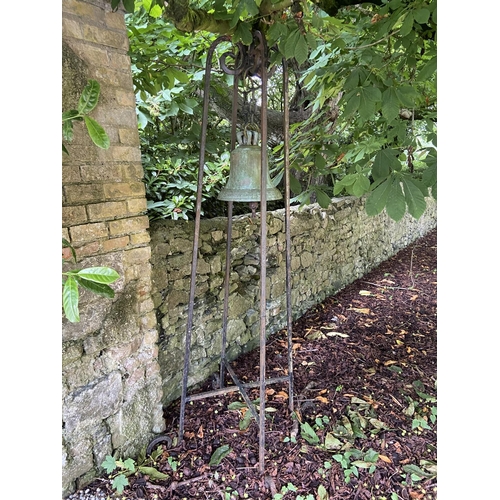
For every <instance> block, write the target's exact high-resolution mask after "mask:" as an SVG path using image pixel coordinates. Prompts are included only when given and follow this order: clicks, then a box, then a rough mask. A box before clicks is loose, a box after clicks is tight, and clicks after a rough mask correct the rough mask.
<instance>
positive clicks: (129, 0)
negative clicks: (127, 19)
mask: <svg viewBox="0 0 500 500" xmlns="http://www.w3.org/2000/svg"><path fill="white" fill-rule="evenodd" d="M122 2H123V6H124V7H125V10H126V11H127V12H128V13H129V14H131V13H132V12H134V9H135V0H122Z"/></svg>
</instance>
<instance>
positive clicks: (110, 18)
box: [104, 11, 123, 30]
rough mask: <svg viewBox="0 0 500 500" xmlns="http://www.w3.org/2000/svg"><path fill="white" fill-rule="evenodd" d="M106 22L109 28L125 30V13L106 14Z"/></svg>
mask: <svg viewBox="0 0 500 500" xmlns="http://www.w3.org/2000/svg"><path fill="white" fill-rule="evenodd" d="M104 22H105V23H106V26H107V27H108V28H112V29H118V30H122V29H123V13H121V12H120V11H117V12H106V13H105V14H104Z"/></svg>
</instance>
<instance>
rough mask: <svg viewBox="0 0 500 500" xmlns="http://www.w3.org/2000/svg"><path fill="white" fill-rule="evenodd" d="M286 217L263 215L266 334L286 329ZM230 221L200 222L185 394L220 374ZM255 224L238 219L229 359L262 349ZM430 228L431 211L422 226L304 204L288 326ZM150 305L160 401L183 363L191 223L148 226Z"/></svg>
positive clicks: (344, 206) (359, 210)
mask: <svg viewBox="0 0 500 500" xmlns="http://www.w3.org/2000/svg"><path fill="white" fill-rule="evenodd" d="M284 217H285V216H284V211H283V210H278V211H275V212H268V220H267V224H268V236H267V237H268V249H267V257H268V259H267V260H268V262H267V285H266V288H267V293H268V297H267V310H268V332H269V334H272V333H273V332H276V331H278V330H280V329H282V328H284V327H285V326H286V289H285V230H284ZM226 224H227V222H226V219H224V218H217V219H210V220H202V221H201V230H200V245H199V247H200V249H199V258H198V259H199V260H198V269H197V295H196V303H195V308H194V321H193V333H192V347H191V354H192V356H191V362H190V364H191V370H190V377H189V381H188V384H189V385H190V386H192V385H194V384H196V383H198V382H201V381H204V380H206V379H207V377H208V376H209V375H210V374H212V373H213V372H216V371H217V363H218V361H219V357H220V335H221V327H222V304H223V297H224V290H223V282H224V273H225V255H226V240H227V238H226ZM259 224H260V223H259V219H258V218H256V219H252V218H251V216H250V215H248V216H239V217H235V218H234V222H233V237H232V241H231V248H232V252H231V261H232V268H231V269H232V270H231V280H230V300H229V321H228V357H229V358H230V359H234V358H235V357H237V356H238V355H239V354H241V353H243V352H245V351H248V350H250V349H252V348H253V347H255V346H257V345H258V338H259V299H260V288H259V277H260V271H259V269H260V267H259V254H260V243H259ZM434 227H436V203H435V201H434V200H432V199H428V209H427V211H426V213H425V214H424V215H423V216H422V217H421V218H420V219H419V220H415V219H413V218H412V217H411V216H410V215H408V214H407V215H406V216H405V217H404V218H403V219H402V220H401V221H399V222H397V223H396V222H394V221H393V220H391V219H389V218H388V217H387V215H386V214H385V213H382V214H381V215H379V216H376V217H369V216H367V215H366V213H365V211H364V200H363V199H358V198H353V197H348V198H343V199H334V200H333V201H332V204H331V205H330V207H329V208H328V209H327V210H323V209H321V208H320V207H319V206H318V205H310V206H308V207H306V208H305V209H303V210H297V209H292V216H291V225H290V232H291V257H292V259H291V268H292V290H291V295H292V303H293V318H294V319H296V318H298V317H300V316H301V315H302V314H303V313H304V312H305V311H306V310H307V309H309V308H310V307H312V306H313V305H315V304H317V303H319V302H321V301H322V300H323V299H324V298H326V297H327V296H329V295H332V294H334V293H335V292H337V291H338V290H340V289H341V288H343V287H344V286H346V285H347V284H349V283H352V282H353V281H354V280H356V279H358V278H360V277H362V276H363V275H364V274H366V273H367V272H368V271H370V270H371V269H373V268H374V267H376V266H377V265H378V264H380V263H381V262H382V261H385V260H387V259H388V258H390V257H391V256H393V255H394V254H395V253H397V252H398V251H399V250H400V249H402V248H404V247H406V246H407V245H409V244H410V243H411V242H413V241H414V240H416V239H418V238H420V237H421V236H423V235H425V234H426V233H427V232H428V231H429V230H431V229H432V228H434ZM150 231H151V246H152V260H151V262H152V266H153V272H152V280H153V290H152V293H153V299H154V303H155V308H156V310H157V315H158V319H159V325H158V326H159V329H160V334H159V335H160V337H159V340H160V342H159V355H158V359H159V363H160V366H161V374H162V385H163V403H164V404H165V405H168V403H169V402H171V401H173V400H175V399H176V398H177V397H179V395H180V390H181V389H180V388H181V380H182V368H183V363H184V337H185V333H186V320H187V308H188V299H189V286H190V273H191V260H192V240H193V233H194V223H193V222H188V221H158V222H154V223H152V225H151V230H150Z"/></svg>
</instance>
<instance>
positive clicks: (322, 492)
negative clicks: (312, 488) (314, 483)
mask: <svg viewBox="0 0 500 500" xmlns="http://www.w3.org/2000/svg"><path fill="white" fill-rule="evenodd" d="M328 499H329V496H328V492H327V491H326V488H325V487H324V486H323V485H322V484H320V485H319V486H318V500H328Z"/></svg>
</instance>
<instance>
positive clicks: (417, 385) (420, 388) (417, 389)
mask: <svg viewBox="0 0 500 500" xmlns="http://www.w3.org/2000/svg"><path fill="white" fill-rule="evenodd" d="M412 385H413V388H414V389H415V392H416V393H417V394H418V395H419V396H420V397H421V398H422V399H425V400H426V401H430V402H435V401H436V398H435V397H434V396H430V395H429V394H426V393H425V392H424V389H425V387H424V384H422V382H421V381H420V380H415V381H414V382H413V384H412Z"/></svg>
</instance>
